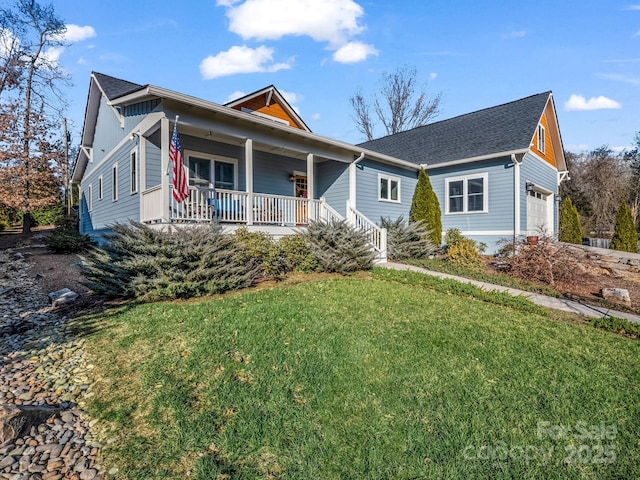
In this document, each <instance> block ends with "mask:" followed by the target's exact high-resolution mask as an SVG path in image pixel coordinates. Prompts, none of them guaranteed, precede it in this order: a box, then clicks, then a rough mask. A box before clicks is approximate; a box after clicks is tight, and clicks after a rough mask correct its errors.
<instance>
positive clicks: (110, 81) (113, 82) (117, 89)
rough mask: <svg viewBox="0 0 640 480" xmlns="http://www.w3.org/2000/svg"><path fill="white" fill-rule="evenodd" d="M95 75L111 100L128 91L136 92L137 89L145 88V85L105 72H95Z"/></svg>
mask: <svg viewBox="0 0 640 480" xmlns="http://www.w3.org/2000/svg"><path fill="white" fill-rule="evenodd" d="M93 76H94V77H96V80H98V83H99V84H100V88H102V90H103V91H104V94H105V95H106V96H107V98H108V99H109V100H113V99H114V98H118V97H121V96H123V95H126V94H127V93H131V92H135V91H136V90H140V89H141V88H144V86H143V85H138V84H137V83H133V82H129V81H127V80H121V79H119V78H115V77H110V76H109V75H105V74H103V73H98V72H93Z"/></svg>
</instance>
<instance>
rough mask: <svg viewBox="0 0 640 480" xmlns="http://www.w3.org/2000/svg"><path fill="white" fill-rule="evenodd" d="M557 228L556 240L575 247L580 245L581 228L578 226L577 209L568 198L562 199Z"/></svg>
mask: <svg viewBox="0 0 640 480" xmlns="http://www.w3.org/2000/svg"><path fill="white" fill-rule="evenodd" d="M559 227H560V232H559V234H558V240H560V241H561V242H566V243H575V244H576V245H580V244H581V243H582V227H581V226H580V217H579V216H578V209H577V208H576V206H575V205H574V204H573V202H572V201H571V199H570V198H569V197H567V198H565V199H564V201H563V202H562V206H561V207H560V220H559Z"/></svg>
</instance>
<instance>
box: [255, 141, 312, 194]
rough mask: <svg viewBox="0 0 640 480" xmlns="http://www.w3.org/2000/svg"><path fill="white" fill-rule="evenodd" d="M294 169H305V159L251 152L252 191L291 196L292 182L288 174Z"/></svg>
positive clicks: (302, 170)
mask: <svg viewBox="0 0 640 480" xmlns="http://www.w3.org/2000/svg"><path fill="white" fill-rule="evenodd" d="M294 170H297V171H299V172H306V171H307V161H306V159H305V160H298V159H296V158H290V157H284V156H282V155H274V154H272V153H266V152H260V151H257V150H256V151H254V152H253V191H254V192H255V193H270V194H272V195H287V196H293V195H294V193H295V191H294V184H293V183H291V182H290V181H289V174H291V173H293V171H294Z"/></svg>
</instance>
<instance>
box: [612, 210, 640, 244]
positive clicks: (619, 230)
mask: <svg viewBox="0 0 640 480" xmlns="http://www.w3.org/2000/svg"><path fill="white" fill-rule="evenodd" d="M610 248H611V249H612V250H620V251H622V252H631V253H638V232H637V231H636V227H635V225H634V224H633V216H632V215H631V209H629V207H628V206H627V203H626V202H625V201H622V202H620V206H619V207H618V213H617V214H616V226H615V230H614V232H613V238H612V239H611V247H610Z"/></svg>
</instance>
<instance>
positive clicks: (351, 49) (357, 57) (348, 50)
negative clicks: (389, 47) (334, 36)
mask: <svg viewBox="0 0 640 480" xmlns="http://www.w3.org/2000/svg"><path fill="white" fill-rule="evenodd" d="M371 55H378V50H376V49H375V48H374V46H373V45H368V44H366V43H362V42H349V43H346V44H345V45H343V46H342V47H340V48H339V49H338V50H336V51H335V53H334V54H333V59H334V60H335V61H336V62H338V63H358V62H362V61H363V60H366V59H367V58H368V57H370V56H371Z"/></svg>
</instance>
